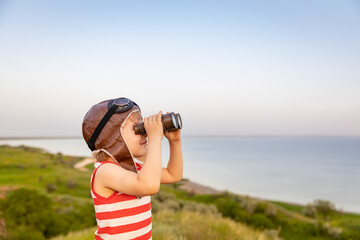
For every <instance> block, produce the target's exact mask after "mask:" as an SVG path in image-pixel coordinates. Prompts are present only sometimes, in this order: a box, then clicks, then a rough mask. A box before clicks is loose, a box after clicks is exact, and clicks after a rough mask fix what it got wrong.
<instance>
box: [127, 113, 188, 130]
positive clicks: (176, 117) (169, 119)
mask: <svg viewBox="0 0 360 240" xmlns="http://www.w3.org/2000/svg"><path fill="white" fill-rule="evenodd" d="M161 122H162V124H163V128H164V131H166V132H171V131H175V130H177V129H181V128H182V120H181V116H180V114H179V113H173V112H171V113H168V114H163V115H162V116H161ZM134 131H135V134H136V135H145V134H146V131H145V127H144V123H143V122H142V123H140V124H138V125H135V126H134Z"/></svg>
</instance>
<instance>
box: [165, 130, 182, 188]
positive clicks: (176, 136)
mask: <svg viewBox="0 0 360 240" xmlns="http://www.w3.org/2000/svg"><path fill="white" fill-rule="evenodd" d="M180 131H181V130H177V131H174V132H165V137H166V138H167V139H168V140H169V146H170V158H169V162H168V165H167V168H162V171H161V183H175V182H178V181H180V180H181V179H182V176H183V154H182V148H181V137H180V134H181V133H180Z"/></svg>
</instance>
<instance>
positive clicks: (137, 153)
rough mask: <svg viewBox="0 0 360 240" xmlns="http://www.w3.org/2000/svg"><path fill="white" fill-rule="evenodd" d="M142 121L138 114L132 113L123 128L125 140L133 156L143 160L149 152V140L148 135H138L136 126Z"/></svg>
mask: <svg viewBox="0 0 360 240" xmlns="http://www.w3.org/2000/svg"><path fill="white" fill-rule="evenodd" d="M141 122H142V119H141V117H140V116H138V115H137V114H134V113H132V116H130V117H129V118H128V119H127V120H126V122H125V125H124V126H123V128H122V134H123V138H124V139H125V141H126V144H127V146H128V148H129V150H130V152H131V153H132V155H133V156H134V157H135V158H137V159H139V160H141V158H142V157H144V156H145V155H146V152H147V138H146V135H136V134H135V131H134V126H135V125H137V124H139V123H141Z"/></svg>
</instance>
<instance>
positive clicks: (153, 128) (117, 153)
mask: <svg viewBox="0 0 360 240" xmlns="http://www.w3.org/2000/svg"><path fill="white" fill-rule="evenodd" d="M161 115H162V114H161V111H160V112H159V113H158V114H155V115H152V116H150V117H148V118H145V119H144V126H145V130H146V134H147V137H146V135H136V134H135V131H134V129H133V127H134V126H135V125H137V124H139V123H141V121H142V117H141V113H140V108H139V106H138V105H137V104H136V103H135V102H133V101H131V100H130V99H127V98H118V99H113V100H106V101H103V102H100V103H98V104H96V105H94V106H93V107H91V108H90V110H89V111H88V112H87V114H86V115H85V117H84V121H83V124H82V132H83V137H84V139H85V141H86V143H87V144H88V146H89V148H90V149H91V150H92V151H93V155H94V157H96V159H97V162H96V163H95V170H94V172H93V175H92V177H91V195H92V197H93V200H94V206H95V214H96V221H97V224H98V230H97V231H96V232H95V240H100V239H104V240H105V239H151V227H152V226H151V203H150V195H153V194H155V193H157V192H158V191H159V187H160V183H174V182H178V181H180V180H181V178H182V171H183V157H182V150H181V136H180V130H176V131H173V132H165V133H163V126H162V122H161ZM163 135H165V137H166V138H167V139H168V140H169V145H170V159H169V163H168V165H167V168H162V167H161V140H162V138H163ZM136 159H137V160H141V164H139V163H138V162H136Z"/></svg>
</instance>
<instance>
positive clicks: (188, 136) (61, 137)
mask: <svg viewBox="0 0 360 240" xmlns="http://www.w3.org/2000/svg"><path fill="white" fill-rule="evenodd" d="M182 137H184V138H281V137H309V138H315V137H319V138H331V137H349V138H352V137H360V135H345V134H343V135H341V134H333V135H330V134H329V135H326V134H313V135H312V134H238V135H220V134H219V135H214V134H211V135H183V136H182ZM81 138H82V136H22V137H19V136H17V137H14V136H13V137H10V136H7V137H0V141H3V140H46V139H54V140H55V139H81Z"/></svg>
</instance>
